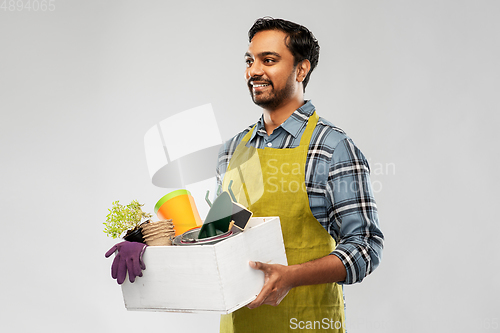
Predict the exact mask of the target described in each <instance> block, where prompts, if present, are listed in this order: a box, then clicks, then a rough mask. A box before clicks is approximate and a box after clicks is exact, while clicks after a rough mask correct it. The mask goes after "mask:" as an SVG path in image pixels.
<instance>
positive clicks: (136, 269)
mask: <svg viewBox="0 0 500 333" xmlns="http://www.w3.org/2000/svg"><path fill="white" fill-rule="evenodd" d="M146 246H147V245H146V244H143V243H137V242H127V241H125V242H121V243H118V244H116V245H115V246H113V247H112V248H111V249H109V251H108V252H106V254H105V256H106V258H109V256H111V255H112V254H113V253H115V251H117V253H116V255H115V259H114V260H113V264H112V265H111V277H112V278H113V279H116V281H117V282H118V284H122V283H123V282H124V281H125V277H126V276H127V271H128V278H129V280H130V282H134V281H135V278H136V277H137V276H142V270H143V269H146V265H144V261H142V255H143V254H144V251H145V250H146Z"/></svg>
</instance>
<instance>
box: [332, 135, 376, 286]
mask: <svg viewBox="0 0 500 333" xmlns="http://www.w3.org/2000/svg"><path fill="white" fill-rule="evenodd" d="M326 201H327V214H328V217H329V221H330V226H329V227H330V229H331V234H332V235H336V236H337V237H336V238H337V247H336V249H335V250H334V251H333V252H332V253H331V254H332V255H335V256H337V257H338V258H339V259H340V260H341V261H342V263H343V264H344V266H345V268H346V271H347V277H346V279H345V281H342V282H341V283H343V284H353V283H357V282H361V281H362V280H363V279H364V278H365V277H366V276H368V275H369V274H370V273H371V272H373V270H374V269H375V268H377V266H378V265H379V263H380V260H381V256H382V249H383V246H384V235H383V234H382V231H381V230H380V225H379V220H378V213H377V205H376V203H375V199H374V197H373V191H372V186H371V182H370V169H369V165H368V161H367V160H366V158H365V157H364V156H363V154H362V153H361V151H360V150H359V149H358V148H357V147H356V146H355V145H354V143H353V142H352V140H351V139H349V138H345V139H344V140H342V141H340V142H339V143H338V144H337V145H336V147H335V149H334V151H333V155H332V159H331V163H330V169H329V173H328V182H327V186H326Z"/></svg>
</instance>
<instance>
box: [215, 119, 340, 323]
mask: <svg viewBox="0 0 500 333" xmlns="http://www.w3.org/2000/svg"><path fill="white" fill-rule="evenodd" d="M317 122H318V116H317V115H316V113H314V114H313V115H312V116H311V117H310V118H309V121H308V124H307V127H306V129H305V131H304V133H303V135H302V138H301V140H300V145H299V146H298V147H296V148H287V149H273V148H268V147H266V148H264V149H256V148H254V147H246V143H247V142H248V140H249V139H250V137H251V135H252V132H253V131H254V130H255V126H254V128H253V129H252V130H251V131H250V132H249V133H247V134H246V135H245V137H244V138H243V139H242V141H241V143H240V144H239V145H238V146H237V147H236V150H235V152H234V154H233V156H232V158H231V160H230V163H229V166H228V169H227V171H226V174H225V176H224V180H223V184H222V188H223V190H225V191H227V187H228V184H229V182H230V181H231V180H233V185H232V186H231V189H232V190H233V192H234V194H235V196H236V199H237V201H238V202H239V203H240V204H242V205H244V206H246V207H248V209H249V210H251V211H252V212H253V216H279V217H280V222H281V228H282V231H283V240H284V243H285V251H286V255H287V259H288V265H295V264H300V263H304V262H307V261H311V260H314V259H318V258H322V257H324V256H327V255H328V254H330V253H331V252H332V251H333V250H334V249H335V246H336V244H335V240H334V239H333V238H332V237H331V236H330V234H328V232H327V231H326V230H325V228H324V227H322V226H321V224H320V223H319V222H318V220H317V219H316V218H315V217H314V215H313V214H312V212H311V209H310V207H309V198H308V196H307V191H306V189H305V165H306V158H307V153H308V149H309V143H310V141H311V136H312V133H313V130H314V128H315V127H316V124H317ZM245 180H246V181H245ZM344 318H345V317H344V303H343V294H342V288H341V286H340V285H338V284H337V283H327V284H318V285H311V286H300V287H296V288H293V289H292V290H290V292H289V293H288V295H287V296H286V297H285V298H284V299H283V300H282V301H281V303H280V304H279V305H278V306H276V307H273V306H270V305H266V304H264V305H262V306H260V307H258V308H256V309H248V308H247V307H243V308H241V309H239V310H237V311H235V312H233V313H231V314H228V315H223V316H222V317H221V324H220V332H223V333H232V332H235V333H242V332H245V333H246V332H248V333H250V332H256V333H266V332H287V331H301V332H345V323H344Z"/></svg>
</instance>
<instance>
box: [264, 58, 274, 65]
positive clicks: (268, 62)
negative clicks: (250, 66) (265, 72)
mask: <svg viewBox="0 0 500 333" xmlns="http://www.w3.org/2000/svg"><path fill="white" fill-rule="evenodd" d="M274 62H275V61H274V59H271V58H268V59H264V63H266V64H272V63H274Z"/></svg>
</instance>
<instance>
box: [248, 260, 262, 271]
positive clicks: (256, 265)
mask: <svg viewBox="0 0 500 333" xmlns="http://www.w3.org/2000/svg"><path fill="white" fill-rule="evenodd" d="M249 264H250V267H252V268H253V269H258V270H261V271H263V270H265V268H266V264H264V263H262V262H260V261H250V262H249Z"/></svg>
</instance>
